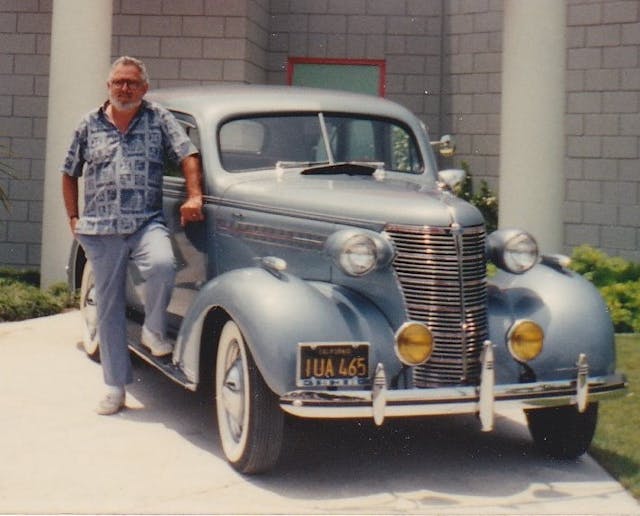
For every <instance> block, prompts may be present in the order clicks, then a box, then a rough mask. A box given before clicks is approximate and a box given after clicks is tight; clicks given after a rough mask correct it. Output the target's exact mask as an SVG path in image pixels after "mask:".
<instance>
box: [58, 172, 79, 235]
mask: <svg viewBox="0 0 640 516" xmlns="http://www.w3.org/2000/svg"><path fill="white" fill-rule="evenodd" d="M62 198H63V199H64V208H65V210H67V217H69V227H70V228H71V232H72V233H75V231H76V224H77V222H78V217H79V216H80V214H79V213H78V178H77V177H72V176H70V175H68V174H62Z"/></svg>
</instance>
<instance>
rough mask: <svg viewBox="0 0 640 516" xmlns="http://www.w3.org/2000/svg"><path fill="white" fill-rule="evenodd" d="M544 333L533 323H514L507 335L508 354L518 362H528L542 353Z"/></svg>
mask: <svg viewBox="0 0 640 516" xmlns="http://www.w3.org/2000/svg"><path fill="white" fill-rule="evenodd" d="M543 343H544V332H543V331H542V328H541V327H540V326H539V325H538V324H537V323H535V322H533V321H529V320H522V321H516V322H515V323H514V324H513V326H512V327H511V328H510V329H509V333H508V334H507V345H508V346H509V352H510V353H511V355H512V356H513V358H515V359H516V360H517V361H518V362H529V361H530V360H533V359H534V358H536V357H537V356H538V355H539V354H540V353H541V352H542V346H543Z"/></svg>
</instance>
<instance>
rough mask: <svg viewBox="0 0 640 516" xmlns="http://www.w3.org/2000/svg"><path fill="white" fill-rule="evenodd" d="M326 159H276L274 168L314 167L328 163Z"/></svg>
mask: <svg viewBox="0 0 640 516" xmlns="http://www.w3.org/2000/svg"><path fill="white" fill-rule="evenodd" d="M328 163H329V162H328V161H277V162H276V168H299V167H307V168H308V167H315V166H318V165H320V166H322V165H326V164H328Z"/></svg>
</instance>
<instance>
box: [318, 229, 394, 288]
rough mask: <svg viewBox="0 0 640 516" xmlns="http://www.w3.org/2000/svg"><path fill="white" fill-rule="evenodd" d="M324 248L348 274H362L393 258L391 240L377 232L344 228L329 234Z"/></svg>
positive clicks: (389, 261)
mask: <svg viewBox="0 0 640 516" xmlns="http://www.w3.org/2000/svg"><path fill="white" fill-rule="evenodd" d="M325 250H326V252H327V253H328V254H329V256H331V258H332V259H333V261H334V262H335V263H336V265H338V266H339V267H340V269H341V270H342V271H344V272H345V273H346V274H348V275H349V276H364V275H365V274H368V273H370V272H371V271H373V270H376V269H380V268H382V267H384V266H386V265H388V264H389V263H391V260H393V256H394V249H393V246H392V244H391V242H390V241H389V240H387V239H385V238H384V237H382V236H381V235H380V234H378V233H374V232H373V231H367V230H357V229H345V230H340V231H337V232H336V233H334V234H333V235H331V236H330V237H329V238H328V239H327V242H326V244H325Z"/></svg>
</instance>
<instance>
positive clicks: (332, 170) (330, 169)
mask: <svg viewBox="0 0 640 516" xmlns="http://www.w3.org/2000/svg"><path fill="white" fill-rule="evenodd" d="M383 167H384V163H382V162H377V161H371V162H369V161H349V162H342V163H330V164H328V165H320V166H314V167H310V168H307V169H305V170H303V171H302V172H301V174H303V175H333V174H346V175H348V176H371V175H373V173H374V172H375V171H376V170H378V169H381V168H383Z"/></svg>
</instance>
